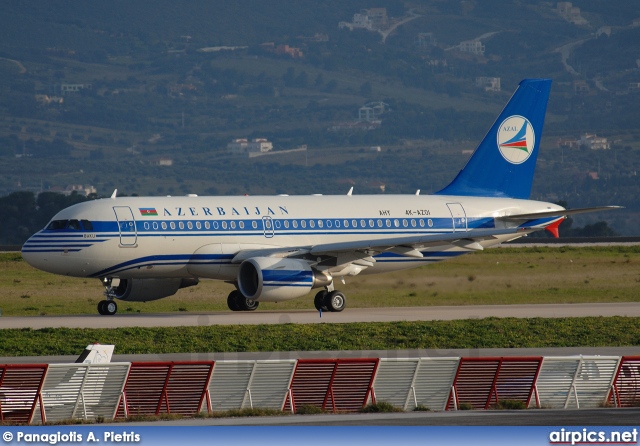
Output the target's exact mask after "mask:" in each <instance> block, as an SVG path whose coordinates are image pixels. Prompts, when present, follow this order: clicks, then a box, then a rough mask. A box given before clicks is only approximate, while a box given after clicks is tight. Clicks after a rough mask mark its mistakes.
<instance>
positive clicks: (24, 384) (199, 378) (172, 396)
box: [0, 356, 640, 424]
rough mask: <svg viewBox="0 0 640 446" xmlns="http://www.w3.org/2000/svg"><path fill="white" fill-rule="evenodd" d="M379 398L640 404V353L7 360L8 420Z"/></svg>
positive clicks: (347, 403)
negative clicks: (88, 361)
mask: <svg viewBox="0 0 640 446" xmlns="http://www.w3.org/2000/svg"><path fill="white" fill-rule="evenodd" d="M380 401H385V402H388V403H391V404H393V405H394V406H397V407H400V408H401V409H404V410H413V409H416V408H429V409H431V410H438V411H442V410H460V409H477V410H486V409H491V408H499V407H503V406H501V404H502V403H505V402H510V403H513V402H516V403H517V404H519V405H520V407H523V408H524V407H527V408H532V407H537V408H542V409H544V408H565V409H566V408H585V407H602V406H616V407H631V406H638V405H639V404H640V356H622V357H619V356H568V357H559V356H558V357H486V358H465V357H462V358H459V357H452V358H407V359H380V358H364V359H351V358H349V359H346V358H339V359H300V360H268V361H260V360H256V361H251V360H249V361H186V362H132V363H109V364H29V365H11V364H9V365H0V422H6V423H20V424H40V423H46V422H56V421H62V420H66V419H84V420H109V419H114V418H124V417H131V416H149V415H150V416H153V415H161V414H180V415H185V416H193V415H196V414H198V413H202V412H205V413H206V412H214V411H215V412H217V411H224V410H231V409H243V408H272V409H276V410H282V411H287V412H292V413H297V412H298V411H299V410H300V409H301V408H303V407H306V406H314V407H317V408H320V409H322V410H324V411H327V412H355V411H358V410H360V409H362V408H363V407H364V406H366V405H367V404H369V403H375V402H380ZM511 407H513V405H511Z"/></svg>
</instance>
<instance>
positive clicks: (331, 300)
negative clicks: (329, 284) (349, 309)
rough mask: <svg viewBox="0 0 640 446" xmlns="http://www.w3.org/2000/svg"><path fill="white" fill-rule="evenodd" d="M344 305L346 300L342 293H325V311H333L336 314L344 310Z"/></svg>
mask: <svg viewBox="0 0 640 446" xmlns="http://www.w3.org/2000/svg"><path fill="white" fill-rule="evenodd" d="M346 303H347V298H346V297H345V296H344V294H342V291H338V290H335V291H332V292H330V293H327V295H326V297H325V298H324V304H325V305H326V306H327V309H328V310H329V311H333V312H334V313H338V312H340V311H342V310H344V307H345V306H346Z"/></svg>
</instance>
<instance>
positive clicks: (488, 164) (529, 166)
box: [436, 79, 551, 199]
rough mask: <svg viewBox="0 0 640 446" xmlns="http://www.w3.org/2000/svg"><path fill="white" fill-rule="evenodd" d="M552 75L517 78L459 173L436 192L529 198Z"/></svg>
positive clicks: (442, 193)
mask: <svg viewBox="0 0 640 446" xmlns="http://www.w3.org/2000/svg"><path fill="white" fill-rule="evenodd" d="M550 89H551V79H525V80H523V81H522V82H520V85H519V86H518V89H517V90H516V91H515V93H514V94H513V96H512V97H511V99H510V100H509V102H508V103H507V105H506V107H505V108H504V109H503V110H502V113H500V116H498V119H497V120H496V122H494V123H493V126H491V129H490V130H489V132H488V133H487V134H486V136H485V137H484V139H483V140H482V142H481V143H480V145H479V146H478V147H477V148H476V150H475V151H474V152H473V155H471V158H470V159H469V161H468V162H467V165H466V166H465V167H464V169H462V170H461V171H460V173H459V174H458V176H457V177H456V178H455V179H454V180H453V181H452V182H451V184H449V185H448V186H447V187H445V188H444V189H442V190H440V191H438V192H436V194H437V195H461V196H475V197H509V198H524V199H526V198H529V195H530V194H531V185H532V183H533V173H534V171H535V167H536V160H537V158H538V148H539V146H540V139H541V138H542V127H543V124H544V116H545V113H546V111H547V102H548V100H549V90H550Z"/></svg>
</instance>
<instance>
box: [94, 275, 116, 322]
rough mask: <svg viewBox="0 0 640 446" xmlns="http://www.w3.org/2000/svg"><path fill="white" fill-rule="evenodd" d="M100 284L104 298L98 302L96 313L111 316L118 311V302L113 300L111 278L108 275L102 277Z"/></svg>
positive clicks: (113, 293)
mask: <svg viewBox="0 0 640 446" xmlns="http://www.w3.org/2000/svg"><path fill="white" fill-rule="evenodd" d="M101 282H102V285H104V289H105V291H104V296H105V297H106V299H105V300H101V301H100V302H98V313H100V314H101V315H103V316H113V315H114V314H116V313H117V312H118V304H116V302H115V301H114V300H113V299H114V298H115V292H114V288H113V286H112V279H111V278H110V277H104V278H103V279H101Z"/></svg>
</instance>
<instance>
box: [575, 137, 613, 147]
mask: <svg viewBox="0 0 640 446" xmlns="http://www.w3.org/2000/svg"><path fill="white" fill-rule="evenodd" d="M580 145H581V146H583V147H587V148H589V149H591V150H609V149H611V144H610V143H609V141H607V138H603V137H599V136H597V135H596V134H593V135H591V134H589V133H585V134H584V135H582V136H581V137H580Z"/></svg>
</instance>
